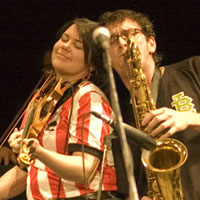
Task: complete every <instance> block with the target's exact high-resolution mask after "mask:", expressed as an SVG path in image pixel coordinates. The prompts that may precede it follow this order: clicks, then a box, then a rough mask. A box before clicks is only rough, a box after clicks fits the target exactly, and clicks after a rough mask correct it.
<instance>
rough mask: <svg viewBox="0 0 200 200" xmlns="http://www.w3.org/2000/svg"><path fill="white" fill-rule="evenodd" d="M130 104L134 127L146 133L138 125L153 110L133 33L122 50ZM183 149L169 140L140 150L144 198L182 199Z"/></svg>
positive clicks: (184, 157) (153, 104)
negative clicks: (125, 47)
mask: <svg viewBox="0 0 200 200" xmlns="http://www.w3.org/2000/svg"><path fill="white" fill-rule="evenodd" d="M126 57H127V63H128V70H127V77H128V80H129V86H130V96H131V103H132V106H133V112H134V116H135V121H136V127H137V128H138V129H140V130H142V131H144V132H145V133H146V134H150V133H149V132H147V131H145V127H142V125H141V122H142V120H143V118H144V116H145V114H146V113H148V112H150V111H151V110H154V109H156V106H155V102H154V101H153V99H152V96H151V91H150V89H149V88H148V86H147V83H146V77H145V75H144V73H143V70H142V67H141V59H140V50H139V48H138V47H137V45H136V44H135V41H134V36H133V34H131V33H130V34H129V36H128V39H127V51H126ZM187 155H188V152H187V149H186V147H185V146H184V144H182V143H181V142H180V141H178V140H176V139H171V138H165V139H156V148H155V149H153V150H151V151H148V150H145V149H142V155H141V160H142V163H143V165H144V167H145V172H146V178H147V183H148V192H147V194H148V196H149V197H150V198H151V199H153V200H183V199H184V198H183V192H182V186H181V176H180V167H181V166H182V165H183V164H184V162H185V161H186V159H187Z"/></svg>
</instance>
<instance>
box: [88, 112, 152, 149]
mask: <svg viewBox="0 0 200 200" xmlns="http://www.w3.org/2000/svg"><path fill="white" fill-rule="evenodd" d="M91 113H92V114H93V115H94V116H95V117H97V118H99V119H101V120H103V121H104V122H106V123H107V124H109V125H110V126H111V127H112V128H113V129H116V127H117V123H116V121H114V120H112V119H111V118H109V117H108V116H105V115H101V114H99V113H97V112H95V111H91ZM122 126H123V128H124V130H125V132H126V135H127V136H128V137H129V138H130V139H133V140H134V141H135V142H137V143H138V144H139V145H140V146H141V147H143V148H145V149H147V150H152V149H155V147H156V141H155V139H153V138H152V137H151V136H149V135H147V134H146V133H144V132H142V131H140V130H139V129H136V128H134V127H132V126H130V125H128V124H126V123H122Z"/></svg>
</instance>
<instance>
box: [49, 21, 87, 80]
mask: <svg viewBox="0 0 200 200" xmlns="http://www.w3.org/2000/svg"><path fill="white" fill-rule="evenodd" d="M51 61H52V65H53V67H54V69H55V71H56V72H57V74H58V76H59V77H62V78H63V79H64V80H66V79H67V80H66V81H71V82H74V81H77V80H79V79H81V78H85V77H86V75H87V74H88V71H89V68H88V67H87V66H86V64H85V59H84V49H83V43H82V40H81V38H80V36H79V34H78V32H77V27H76V25H75V24H73V25H71V26H70V27H69V28H68V29H67V30H66V31H65V32H64V33H63V34H62V36H61V38H60V39H59V40H58V41H57V42H56V43H55V45H54V47H53V51H52V56H51Z"/></svg>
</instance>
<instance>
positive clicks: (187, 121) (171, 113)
mask: <svg viewBox="0 0 200 200" xmlns="http://www.w3.org/2000/svg"><path fill="white" fill-rule="evenodd" d="M142 125H143V126H145V127H146V129H145V131H148V132H151V135H152V136H153V137H156V136H157V135H159V134H160V133H162V132H163V131H164V134H163V135H162V136H161V138H166V137H170V136H172V135H173V134H175V133H176V132H177V131H182V130H185V129H186V128H187V127H188V126H200V115H199V114H198V113H194V112H189V111H185V112H179V111H175V110H173V109H170V108H165V107H163V108H159V109H157V110H152V111H151V112H149V113H148V114H147V115H146V116H145V117H144V119H143V121H142Z"/></svg>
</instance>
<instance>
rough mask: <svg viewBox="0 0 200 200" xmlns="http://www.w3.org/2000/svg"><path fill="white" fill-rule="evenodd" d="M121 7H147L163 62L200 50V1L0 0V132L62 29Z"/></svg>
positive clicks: (29, 88)
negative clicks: (76, 20)
mask: <svg viewBox="0 0 200 200" xmlns="http://www.w3.org/2000/svg"><path fill="white" fill-rule="evenodd" d="M119 8H126V9H127V8H128V9H135V10H137V11H141V12H144V13H146V14H147V15H148V16H149V17H150V19H151V20H152V21H153V22H154V25H155V30H156V33H157V38H156V39H157V46H158V51H160V52H162V53H163V55H164V58H163V63H162V64H168V63H172V62H176V61H179V60H181V59H184V58H187V57H189V56H194V55H199V54H200V50H199V49H200V12H199V11H200V8H199V0H196V1H193V0H187V1H186V0H174V1H171V0H129V1H128V0H113V1H110V0H106V1H101V0H80V1H77V0H27V1H25V0H22V1H20V0H0V135H2V134H3V132H4V131H5V129H6V128H7V127H8V125H9V124H10V122H11V121H12V119H13V118H14V116H15V115H16V114H17V112H18V110H19V109H20V107H21V106H22V104H23V103H24V101H25V100H26V98H27V97H28V96H29V94H30V92H31V91H32V89H33V88H34V86H35V85H36V83H37V82H38V80H39V79H40V77H41V75H42V67H43V56H44V54H45V52H46V50H47V49H49V48H50V46H51V44H52V42H53V40H54V36H55V34H56V31H57V30H58V28H59V27H60V26H61V25H62V24H63V23H64V22H66V21H68V20H70V19H72V18H74V17H87V18H90V19H92V20H98V17H99V15H100V14H101V13H103V12H105V11H112V10H115V9H119Z"/></svg>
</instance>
